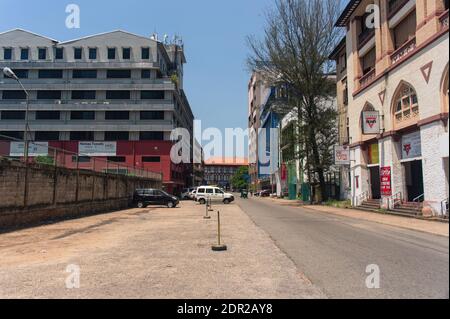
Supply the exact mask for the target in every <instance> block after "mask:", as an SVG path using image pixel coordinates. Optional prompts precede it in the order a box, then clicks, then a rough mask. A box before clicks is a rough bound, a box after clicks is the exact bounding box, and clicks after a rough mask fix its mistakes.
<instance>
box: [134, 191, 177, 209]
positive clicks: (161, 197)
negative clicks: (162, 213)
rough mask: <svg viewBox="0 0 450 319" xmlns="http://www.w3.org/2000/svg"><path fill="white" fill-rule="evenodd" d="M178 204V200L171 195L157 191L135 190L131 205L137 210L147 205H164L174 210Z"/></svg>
mask: <svg viewBox="0 0 450 319" xmlns="http://www.w3.org/2000/svg"><path fill="white" fill-rule="evenodd" d="M179 203H180V201H179V199H178V198H177V197H175V196H173V195H170V194H168V193H166V192H165V191H162V190H159V189H137V190H136V191H135V192H134V195H133V204H134V206H136V207H138V208H144V207H147V206H149V205H164V206H167V207H169V208H175V207H177V205H178V204H179Z"/></svg>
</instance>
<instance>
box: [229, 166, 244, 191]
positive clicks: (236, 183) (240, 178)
mask: <svg viewBox="0 0 450 319" xmlns="http://www.w3.org/2000/svg"><path fill="white" fill-rule="evenodd" d="M231 185H232V186H233V188H235V189H247V186H248V166H241V167H239V168H238V170H237V171H236V173H235V174H234V176H233V177H232V178H231Z"/></svg>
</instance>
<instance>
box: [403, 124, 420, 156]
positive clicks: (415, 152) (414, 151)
mask: <svg viewBox="0 0 450 319" xmlns="http://www.w3.org/2000/svg"><path fill="white" fill-rule="evenodd" d="M420 156H422V145H421V139H420V132H419V131H417V132H414V133H411V134H406V135H404V136H403V137H402V159H408V158H416V157H420Z"/></svg>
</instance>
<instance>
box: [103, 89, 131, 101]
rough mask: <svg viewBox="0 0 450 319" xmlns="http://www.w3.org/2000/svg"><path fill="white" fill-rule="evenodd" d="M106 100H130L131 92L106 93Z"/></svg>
mask: <svg viewBox="0 0 450 319" xmlns="http://www.w3.org/2000/svg"><path fill="white" fill-rule="evenodd" d="M106 99H108V100H129V99H130V91H106Z"/></svg>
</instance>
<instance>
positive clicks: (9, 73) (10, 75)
mask: <svg viewBox="0 0 450 319" xmlns="http://www.w3.org/2000/svg"><path fill="white" fill-rule="evenodd" d="M3 74H4V75H5V77H7V78H10V79H13V80H16V81H17V83H19V85H20V87H21V88H22V90H23V91H24V92H25V96H26V100H27V102H26V108H25V131H24V137H23V140H24V157H25V163H28V131H29V125H28V106H29V95H28V91H27V90H26V89H25V87H24V86H23V84H22V82H20V80H19V77H18V76H17V75H16V74H15V73H14V71H13V70H11V69H10V68H8V67H6V68H3Z"/></svg>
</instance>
